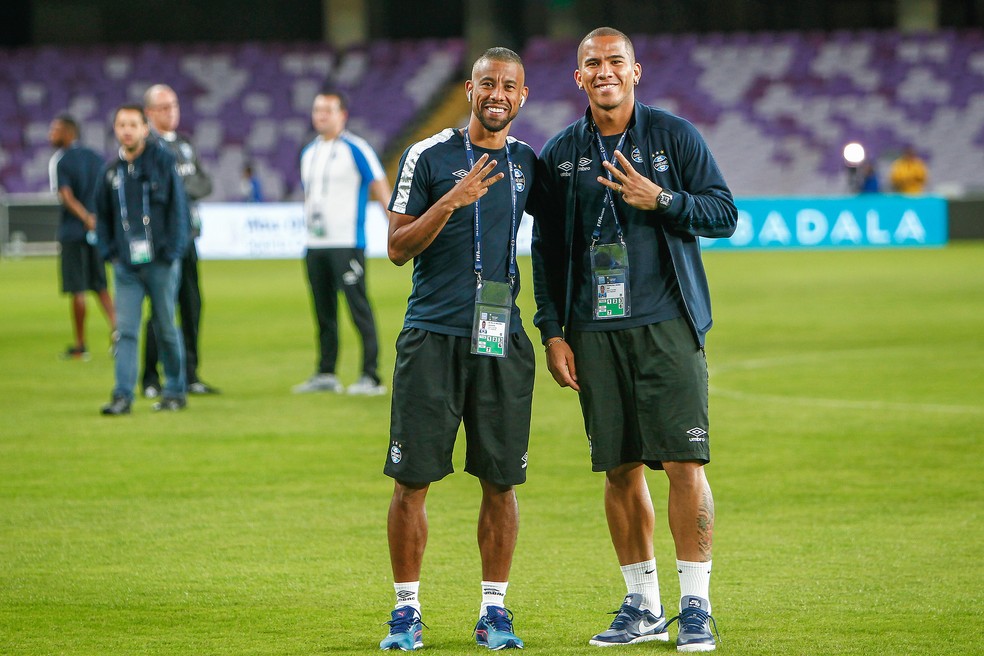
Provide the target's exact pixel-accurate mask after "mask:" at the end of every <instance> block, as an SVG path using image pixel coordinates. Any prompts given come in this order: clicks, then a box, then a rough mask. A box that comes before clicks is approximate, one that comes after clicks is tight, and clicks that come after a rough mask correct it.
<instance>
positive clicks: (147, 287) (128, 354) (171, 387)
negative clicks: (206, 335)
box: [113, 260, 185, 401]
mask: <svg viewBox="0 0 984 656" xmlns="http://www.w3.org/2000/svg"><path fill="white" fill-rule="evenodd" d="M113 273H114V278H115V282H116V328H117V330H119V333H120V335H119V341H118V342H117V343H116V386H115V387H114V388H113V398H117V397H122V398H124V399H127V400H128V401H132V400H133V388H134V387H135V386H136V384H137V341H138V339H139V336H140V323H141V315H142V314H143V300H144V296H148V297H149V298H150V312H151V321H152V322H153V323H154V330H155V331H156V332H157V344H158V348H159V349H160V355H161V363H162V364H163V365H164V377H165V381H164V396H166V397H169V398H183V397H184V395H185V369H184V345H183V344H182V343H181V333H180V332H179V331H178V328H177V326H176V325H175V323H174V301H175V296H176V292H177V289H178V281H179V280H180V278H181V261H180V260H176V261H174V262H170V263H165V262H159V261H154V262H151V263H150V264H145V265H143V266H140V267H138V268H136V269H132V268H130V267H127V266H123V265H121V264H120V263H119V262H114V263H113Z"/></svg>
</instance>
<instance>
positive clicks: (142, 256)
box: [130, 239, 154, 264]
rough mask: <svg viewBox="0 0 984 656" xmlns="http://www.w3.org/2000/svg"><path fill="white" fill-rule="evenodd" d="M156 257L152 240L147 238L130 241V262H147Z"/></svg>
mask: <svg viewBox="0 0 984 656" xmlns="http://www.w3.org/2000/svg"><path fill="white" fill-rule="evenodd" d="M152 259H154V253H153V252H152V251H151V248H150V242H149V241H148V240H146V239H134V240H133V241H131V242H130V264H147V263H148V262H150V261H151V260H152Z"/></svg>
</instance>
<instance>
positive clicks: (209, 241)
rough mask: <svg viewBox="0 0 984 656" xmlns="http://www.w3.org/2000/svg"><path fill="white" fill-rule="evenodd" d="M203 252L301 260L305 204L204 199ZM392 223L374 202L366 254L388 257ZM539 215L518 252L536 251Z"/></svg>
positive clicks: (522, 232)
mask: <svg viewBox="0 0 984 656" xmlns="http://www.w3.org/2000/svg"><path fill="white" fill-rule="evenodd" d="M198 207H199V211H200V213H201V217H202V234H201V236H200V237H199V238H198V255H199V257H201V258H202V259H208V260H250V259H274V260H275V259H295V258H300V257H302V256H303V255H304V239H305V226H304V207H303V205H302V204H301V203H201V204H200V205H199V206H198ZM387 230H388V223H387V219H386V213H385V211H384V210H383V206H382V205H380V204H379V203H376V202H372V203H369V207H368V210H367V213H366V257H386V239H387ZM532 231H533V219H532V218H531V217H530V216H529V215H528V214H527V215H524V216H523V222H522V224H520V228H519V235H518V237H517V239H516V250H517V252H518V253H519V254H520V255H528V254H529V252H530V239H531V237H532Z"/></svg>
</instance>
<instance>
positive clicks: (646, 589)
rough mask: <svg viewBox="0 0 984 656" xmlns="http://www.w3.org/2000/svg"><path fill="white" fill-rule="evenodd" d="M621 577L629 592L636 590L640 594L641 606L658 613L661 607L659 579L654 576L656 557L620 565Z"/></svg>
mask: <svg viewBox="0 0 984 656" xmlns="http://www.w3.org/2000/svg"><path fill="white" fill-rule="evenodd" d="M622 578H623V579H625V588H626V590H628V591H629V594H631V593H633V592H636V593H638V594H641V595H642V608H643V609H644V610H645V609H648V610H651V611H653V614H654V615H659V610H660V608H662V606H660V603H659V579H658V578H657V576H656V559H655V558H650V559H649V560H644V561H642V562H641V563H633V564H631V565H622Z"/></svg>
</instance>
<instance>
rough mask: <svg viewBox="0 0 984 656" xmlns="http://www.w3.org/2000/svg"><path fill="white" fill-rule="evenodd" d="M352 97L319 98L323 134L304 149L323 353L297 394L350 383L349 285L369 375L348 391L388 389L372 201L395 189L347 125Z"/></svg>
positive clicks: (316, 115)
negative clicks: (372, 266) (369, 221)
mask: <svg viewBox="0 0 984 656" xmlns="http://www.w3.org/2000/svg"><path fill="white" fill-rule="evenodd" d="M347 121H348V101H347V99H346V98H345V95H344V94H343V93H342V92H341V91H338V90H332V89H328V90H323V91H322V92H321V93H319V94H318V95H317V96H316V97H315V99H314V105H313V107H312V109H311V123H312V125H314V129H315V130H316V131H317V132H318V136H317V137H316V138H315V139H314V141H312V142H311V143H309V144H308V145H307V146H305V147H304V150H302V151H301V184H302V185H303V186H304V218H305V221H306V222H307V250H306V251H305V254H304V262H305V264H306V267H307V275H308V282H309V283H310V285H311V298H312V302H313V305H314V314H315V319H316V320H317V324H318V344H319V359H318V365H317V367H318V368H317V371H316V372H315V374H314V375H313V376H312V377H311V378H309V379H308V380H306V381H305V382H303V383H301V384H300V385H296V386H295V387H294V392H295V393H299V394H300V393H305V392H334V393H341V392H343V391H344V390H345V388H344V387H343V386H342V383H341V382H340V381H339V380H338V377H337V376H336V375H335V366H336V364H337V361H338V292H339V291H343V292H345V299H346V301H348V305H349V311H350V312H351V314H352V321H354V322H355V327H356V328H357V329H358V331H359V335H360V336H361V337H362V375H361V376H360V377H359V379H358V380H357V381H356V382H354V383H353V384H351V385H349V387H348V393H349V394H363V395H368V396H376V395H379V394H384V393H385V392H386V388H385V387H384V386H383V385H382V384H381V383H380V380H379V375H378V374H377V372H376V367H377V364H378V363H377V360H378V356H379V342H378V340H377V338H376V320H375V319H374V318H373V314H372V306H371V305H370V304H369V296H368V294H367V293H366V252H365V249H366V204H367V202H368V201H369V198H370V196H371V197H372V198H373V199H375V200H377V201H379V202H380V203H383V205H384V206H385V204H386V203H388V202H389V196H390V192H391V188H390V186H389V182H388V181H387V180H386V173H385V172H384V171H383V166H382V164H380V163H379V157H377V156H376V153H375V152H374V151H373V149H372V146H370V145H369V144H368V143H367V142H366V141H365V140H364V139H362V138H360V137H357V136H356V135H354V134H352V133H351V132H348V131H346V130H345V123H346V122H347Z"/></svg>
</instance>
